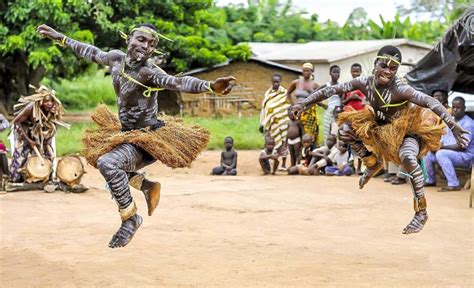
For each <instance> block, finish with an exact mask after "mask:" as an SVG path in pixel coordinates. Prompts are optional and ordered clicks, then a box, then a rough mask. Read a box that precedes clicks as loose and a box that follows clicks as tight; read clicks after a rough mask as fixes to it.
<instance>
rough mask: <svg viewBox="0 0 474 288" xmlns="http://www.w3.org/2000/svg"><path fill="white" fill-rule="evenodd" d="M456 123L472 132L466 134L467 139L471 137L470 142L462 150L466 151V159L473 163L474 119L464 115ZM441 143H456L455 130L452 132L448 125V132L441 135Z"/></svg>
mask: <svg viewBox="0 0 474 288" xmlns="http://www.w3.org/2000/svg"><path fill="white" fill-rule="evenodd" d="M456 123H458V124H459V126H461V127H462V128H463V129H464V130H466V131H469V132H470V133H471V134H464V135H465V136H466V138H467V139H469V144H468V145H467V148H466V150H464V151H462V152H464V153H466V154H467V155H465V156H466V161H470V162H471V163H472V161H473V159H474V141H473V137H472V136H473V135H474V120H472V119H471V117H469V116H467V115H464V117H463V118H461V120H459V121H456ZM441 143H442V144H443V145H453V144H456V143H457V142H456V139H455V138H454V135H453V132H451V129H449V128H448V127H446V134H444V135H443V137H441Z"/></svg>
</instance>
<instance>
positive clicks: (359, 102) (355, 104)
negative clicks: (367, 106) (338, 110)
mask: <svg viewBox="0 0 474 288" xmlns="http://www.w3.org/2000/svg"><path fill="white" fill-rule="evenodd" d="M352 95H357V96H359V97H360V98H362V100H364V99H365V95H364V93H362V91H360V90H355V91H351V92H347V93H346V94H345V95H344V99H342V100H343V101H344V100H346V99H347V98H349V97H350V96H352ZM362 100H351V101H349V102H348V103H347V104H346V105H344V111H350V110H351V109H350V108H349V106H351V107H352V108H354V110H362V109H364V105H362Z"/></svg>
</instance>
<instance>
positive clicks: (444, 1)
mask: <svg viewBox="0 0 474 288" xmlns="http://www.w3.org/2000/svg"><path fill="white" fill-rule="evenodd" d="M473 4H474V2H473V1H472V0H411V4H410V7H406V6H404V5H399V6H398V7H397V8H398V11H399V12H400V14H401V15H413V14H414V15H418V14H422V13H427V14H429V15H430V16H431V17H432V18H433V19H439V20H440V21H441V22H442V23H444V24H449V23H451V22H453V21H455V20H456V19H458V18H459V17H461V16H462V14H463V13H464V11H465V10H466V9H467V8H468V7H469V6H471V7H472V6H473Z"/></svg>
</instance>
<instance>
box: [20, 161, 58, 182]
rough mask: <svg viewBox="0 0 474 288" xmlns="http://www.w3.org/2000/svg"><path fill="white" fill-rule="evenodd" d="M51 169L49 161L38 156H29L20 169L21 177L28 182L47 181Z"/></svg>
mask: <svg viewBox="0 0 474 288" xmlns="http://www.w3.org/2000/svg"><path fill="white" fill-rule="evenodd" d="M52 171H53V165H52V164H51V161H49V160H48V159H46V158H41V157H38V156H30V157H29V158H28V160H27V161H26V164H25V166H24V167H23V169H22V173H23V178H24V179H25V181H26V182H28V183H35V182H47V181H48V180H49V175H51V172H52Z"/></svg>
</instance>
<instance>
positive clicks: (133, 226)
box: [109, 213, 143, 248]
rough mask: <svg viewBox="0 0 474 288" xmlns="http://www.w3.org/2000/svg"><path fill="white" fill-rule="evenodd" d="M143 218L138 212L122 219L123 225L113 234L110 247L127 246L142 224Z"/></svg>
mask: <svg viewBox="0 0 474 288" xmlns="http://www.w3.org/2000/svg"><path fill="white" fill-rule="evenodd" d="M142 222H143V219H142V217H141V216H140V215H138V214H136V213H135V215H133V216H132V217H130V218H128V219H127V220H125V221H122V225H121V226H120V228H119V230H118V231H117V232H116V233H115V234H114V236H112V239H111V240H110V242H109V247H110V248H119V247H125V246H126V245H127V244H128V243H129V242H130V241H131V240H132V238H133V236H134V235H135V233H136V232H137V230H138V228H139V227H140V225H142Z"/></svg>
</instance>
